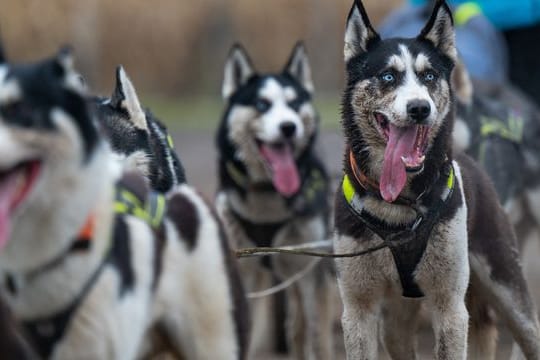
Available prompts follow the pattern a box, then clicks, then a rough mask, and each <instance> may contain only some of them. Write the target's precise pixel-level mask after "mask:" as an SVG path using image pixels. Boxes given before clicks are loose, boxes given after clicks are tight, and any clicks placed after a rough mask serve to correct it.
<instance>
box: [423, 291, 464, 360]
mask: <svg viewBox="0 0 540 360" xmlns="http://www.w3.org/2000/svg"><path fill="white" fill-rule="evenodd" d="M431 308H432V312H433V330H434V331H435V341H436V346H435V353H436V358H437V359H438V360H458V359H466V357H467V331H468V327H469V315H468V312H467V308H466V306H465V300H464V298H463V297H462V296H459V297H458V296H451V297H447V298H444V297H442V296H439V297H437V298H435V299H433V301H431Z"/></svg>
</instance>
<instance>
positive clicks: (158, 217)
mask: <svg viewBox="0 0 540 360" xmlns="http://www.w3.org/2000/svg"><path fill="white" fill-rule="evenodd" d="M165 208H166V201H165V196H164V195H163V194H160V193H156V192H149V193H148V198H147V199H146V201H145V202H144V203H143V202H142V201H141V200H140V199H139V198H138V197H137V196H136V195H135V194H134V193H132V192H131V191H129V190H127V189H125V188H122V187H119V188H118V189H117V191H116V199H115V201H114V212H115V213H117V214H122V215H132V216H135V217H137V218H139V219H141V220H143V221H145V222H147V223H148V224H149V225H150V226H151V227H153V228H154V229H155V228H158V227H159V226H160V225H161V223H162V221H163V217H164V215H165Z"/></svg>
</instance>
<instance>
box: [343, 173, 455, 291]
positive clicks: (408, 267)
mask: <svg viewBox="0 0 540 360" xmlns="http://www.w3.org/2000/svg"><path fill="white" fill-rule="evenodd" d="M443 169H444V170H443V172H444V174H445V176H440V175H439V178H438V179H437V181H436V182H435V183H436V185H439V186H434V187H432V188H435V189H437V188H441V186H440V185H443V191H442V193H441V194H440V196H438V197H437V196H436V197H434V198H433V197H432V198H433V199H432V200H431V201H430V203H424V202H421V199H422V198H425V197H427V196H426V195H427V194H426V193H423V194H421V195H420V197H419V198H418V199H417V200H416V204H415V205H410V207H411V208H412V209H414V210H415V212H416V214H417V215H416V218H415V220H414V221H412V222H411V223H410V224H407V225H392V224H388V223H386V222H384V221H382V220H380V219H378V218H376V217H374V216H373V215H371V214H370V213H369V212H368V211H367V210H365V209H364V201H365V198H366V197H367V196H370V195H371V196H372V194H370V193H369V192H368V193H367V194H366V195H360V194H358V193H357V192H356V190H355V189H354V186H353V185H352V183H351V179H350V178H349V176H348V175H347V174H345V175H344V177H343V181H342V185H341V189H342V192H343V196H344V198H345V200H346V202H347V204H348V205H349V208H350V210H351V211H352V212H353V214H354V215H355V216H356V217H357V218H358V219H359V220H360V221H361V222H362V223H363V224H364V225H365V226H366V227H367V228H368V229H369V230H371V231H372V232H373V233H374V234H375V235H377V236H378V237H379V238H381V239H382V240H383V242H384V245H386V246H387V247H388V248H389V249H390V252H391V253H392V257H393V258H394V263H395V264H396V268H397V272H398V274H399V279H400V282H401V287H402V289H403V292H402V295H403V296H404V297H409V298H418V297H423V296H424V293H423V292H422V290H421V289H420V287H419V286H418V284H417V283H416V282H415V281H414V271H415V269H416V266H417V265H418V263H419V262H420V260H421V259H422V256H423V255H424V252H425V250H426V247H427V242H428V240H429V238H430V235H431V232H432V230H433V227H434V226H435V224H436V223H437V222H438V221H439V219H440V216H441V212H442V210H443V209H444V207H445V204H446V203H447V202H448V200H449V199H450V197H451V196H452V193H453V190H454V185H455V175H454V168H453V166H452V164H451V163H450V162H447V163H446V164H445V165H444V168H443ZM353 172H354V171H353ZM354 173H355V177H356V174H357V173H356V172H354ZM443 183H444V184H443Z"/></svg>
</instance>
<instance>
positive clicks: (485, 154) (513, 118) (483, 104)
mask: <svg viewBox="0 0 540 360" xmlns="http://www.w3.org/2000/svg"><path fill="white" fill-rule="evenodd" d="M473 101H474V102H473V104H471V105H469V106H467V105H465V104H462V103H460V102H458V107H457V110H458V114H460V116H461V117H462V118H463V119H465V121H466V122H467V126H468V127H469V128H470V129H471V133H472V134H473V136H472V139H471V144H470V146H469V148H468V149H467V153H469V154H470V155H471V156H472V157H473V158H475V159H476V160H477V161H478V162H479V163H480V164H481V165H482V167H483V168H484V169H485V170H486V172H487V173H488V174H489V176H490V178H491V180H492V181H493V184H494V185H495V189H496V190H497V194H498V195H499V199H500V200H501V203H503V204H504V203H506V202H507V201H508V200H509V199H510V198H512V197H513V196H514V195H515V194H516V193H517V192H519V191H520V187H521V186H522V185H523V183H524V182H525V179H526V178H527V175H525V174H523V171H522V168H523V161H524V160H523V155H522V153H523V151H522V149H521V147H522V144H523V131H524V127H525V119H524V117H523V115H522V112H521V111H518V110H517V109H515V108H509V107H508V106H506V105H505V104H502V103H500V102H496V101H494V100H493V99H490V98H488V97H480V96H475V97H474V98H473ZM535 177H536V175H533V176H531V178H535Z"/></svg>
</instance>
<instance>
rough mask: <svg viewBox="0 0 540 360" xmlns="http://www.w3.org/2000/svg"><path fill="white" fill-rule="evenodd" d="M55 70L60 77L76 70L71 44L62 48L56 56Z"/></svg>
mask: <svg viewBox="0 0 540 360" xmlns="http://www.w3.org/2000/svg"><path fill="white" fill-rule="evenodd" d="M53 64H54V67H55V68H54V70H55V73H56V74H57V75H58V76H59V77H65V76H66V75H67V74H69V73H72V72H73V73H74V72H75V59H74V57H73V49H72V48H71V46H63V47H62V48H60V50H59V51H58V53H57V54H56V56H55V58H54V63H53Z"/></svg>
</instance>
